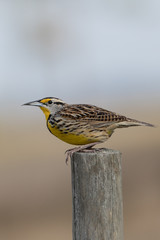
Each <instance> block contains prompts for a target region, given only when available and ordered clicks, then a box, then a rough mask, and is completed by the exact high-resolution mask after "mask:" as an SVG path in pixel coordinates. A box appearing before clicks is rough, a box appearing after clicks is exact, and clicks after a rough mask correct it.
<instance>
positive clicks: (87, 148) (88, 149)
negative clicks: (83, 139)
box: [65, 142, 99, 165]
mask: <svg viewBox="0 0 160 240" xmlns="http://www.w3.org/2000/svg"><path fill="white" fill-rule="evenodd" d="M98 143H99V142H94V143H89V144H86V145H83V146H80V147H76V148H72V149H68V150H66V151H65V154H67V156H66V161H65V162H66V164H67V165H68V161H69V159H71V157H72V154H73V153H75V152H79V151H84V152H85V151H86V152H93V151H94V149H92V147H93V146H94V145H96V144H98Z"/></svg>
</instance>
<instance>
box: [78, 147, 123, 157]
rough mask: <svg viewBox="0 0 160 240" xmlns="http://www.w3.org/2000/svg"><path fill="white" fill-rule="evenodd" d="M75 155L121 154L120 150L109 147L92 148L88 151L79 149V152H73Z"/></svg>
mask: <svg viewBox="0 0 160 240" xmlns="http://www.w3.org/2000/svg"><path fill="white" fill-rule="evenodd" d="M74 154H75V155H77V154H78V155H85V154H87V155H91V156H93V155H101V154H102V155H115V154H116V155H121V152H120V151H118V150H114V149H109V148H93V151H88V152H85V151H83V150H82V151H79V152H75V153H74Z"/></svg>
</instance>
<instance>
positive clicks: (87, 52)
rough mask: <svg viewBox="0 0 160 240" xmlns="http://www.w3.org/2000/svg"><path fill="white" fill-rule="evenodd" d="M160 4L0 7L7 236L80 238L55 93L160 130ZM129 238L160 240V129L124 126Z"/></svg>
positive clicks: (2, 198)
mask: <svg viewBox="0 0 160 240" xmlns="http://www.w3.org/2000/svg"><path fill="white" fill-rule="evenodd" d="M159 12H160V1H158V0H147V1H146V0H127V1H125V0H122V1H119V0H114V1H110V0H92V1H89V0H85V1H83V0H81V1H73V0H68V1H63V0H61V1H60V0H52V1H50V0H34V1H33V0H32V1H31V0H28V1H24V0H8V1H5V0H1V1H0V36H1V37H0V65H1V67H0V101H1V116H0V143H1V151H0V155H1V157H0V239H2V240H36V239H38V240H43V239H46V240H51V239H57V240H59V239H61V240H63V239H65V240H69V239H72V216H71V215H72V213H71V206H72V204H71V179H70V174H71V173H70V166H66V164H65V156H64V152H65V150H67V149H68V148H70V147H71V146H70V145H67V144H66V143H63V142H61V141H60V140H58V139H56V138H55V137H54V136H52V135H51V134H50V133H49V131H47V129H46V125H45V118H44V116H43V115H42V113H41V112H40V110H39V109H38V108H29V107H22V106H21V105H22V104H23V103H25V102H29V101H32V100H37V99H40V98H43V97H47V96H53V97H59V98H61V99H63V100H64V101H66V102H67V103H89V104H94V105H98V106H101V107H104V108H106V109H108V110H112V111H115V112H117V113H120V114H123V115H126V116H128V117H132V118H135V119H138V120H142V121H146V122H149V123H153V124H155V125H160V94H159V92H160V14H159ZM101 147H107V148H112V149H116V150H119V151H121V152H122V154H123V162H122V168H123V201H124V236H125V239H127V240H135V239H141V240H143V239H145V240H150V239H154V240H159V239H160V129H159V127H157V128H149V127H148V128H147V127H139V128H138V127H137V128H136V127H135V128H129V129H120V130H117V131H116V132H115V134H114V135H113V136H112V138H111V139H110V140H108V142H106V143H105V144H103V145H101Z"/></svg>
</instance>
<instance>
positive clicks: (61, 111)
mask: <svg viewBox="0 0 160 240" xmlns="http://www.w3.org/2000/svg"><path fill="white" fill-rule="evenodd" d="M23 105H28V106H37V107H39V108H40V109H41V110H42V111H43V113H44V115H45V118H46V125H47V128H48V130H49V131H50V132H51V133H52V134H53V135H54V136H56V137H57V138H59V139H60V140H62V141H64V142H66V143H69V144H72V145H79V146H78V147H75V148H72V149H69V150H67V151H66V154H67V155H66V163H67V162H68V160H69V158H71V156H72V154H73V153H74V152H79V151H86V152H87V151H94V149H93V148H92V147H93V146H95V145H96V144H99V143H103V142H105V141H106V140H108V139H109V138H110V137H111V135H112V134H113V132H114V130H115V129H116V128H126V127H132V126H148V127H154V125H152V124H150V123H147V122H142V121H138V120H135V119H132V118H128V117H125V116H123V115H120V114H117V113H115V112H112V111H109V110H106V109H103V108H100V107H97V106H94V105H89V104H67V103H65V102H64V101H63V100H61V99H59V98H56V97H45V98H42V99H40V100H36V101H32V102H28V103H25V104H23Z"/></svg>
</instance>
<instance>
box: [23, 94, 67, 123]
mask: <svg viewBox="0 0 160 240" xmlns="http://www.w3.org/2000/svg"><path fill="white" fill-rule="evenodd" d="M23 105H28V106H36V107H40V109H41V110H42V111H43V113H44V114H45V117H46V119H48V117H49V115H50V114H55V113H56V112H58V111H59V110H61V108H63V107H64V105H65V103H64V102H63V101H62V100H61V99H59V98H55V97H46V98H42V99H40V100H37V101H32V102H28V103H25V104H23Z"/></svg>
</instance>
